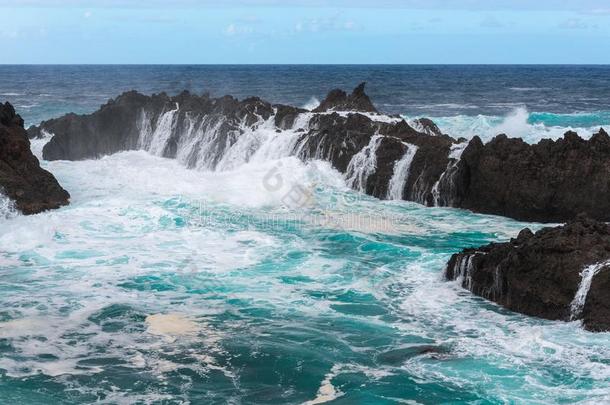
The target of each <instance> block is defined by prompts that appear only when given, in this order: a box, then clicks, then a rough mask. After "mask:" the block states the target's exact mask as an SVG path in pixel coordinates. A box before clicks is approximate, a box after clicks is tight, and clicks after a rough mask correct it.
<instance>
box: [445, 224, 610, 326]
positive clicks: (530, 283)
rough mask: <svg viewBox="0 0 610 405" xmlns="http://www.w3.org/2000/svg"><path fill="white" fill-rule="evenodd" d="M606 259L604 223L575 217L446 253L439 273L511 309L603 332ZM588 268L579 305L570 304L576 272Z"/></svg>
mask: <svg viewBox="0 0 610 405" xmlns="http://www.w3.org/2000/svg"><path fill="white" fill-rule="evenodd" d="M609 259H610V225H608V224H606V223H603V222H597V221H594V220H591V219H587V218H586V217H584V216H578V218H577V219H575V220H574V221H572V222H569V223H568V224H567V225H564V226H559V227H555V228H544V229H542V230H540V231H538V232H536V233H535V234H533V233H532V232H531V231H530V230H529V229H524V230H522V231H521V232H520V233H519V236H518V237H517V238H515V239H511V240H510V241H509V242H506V243H491V244H489V245H487V246H483V247H480V248H475V249H465V250H464V251H462V252H461V253H458V254H454V255H453V256H452V257H451V259H450V260H449V263H448V265H447V269H446V271H445V276H446V278H447V279H448V280H461V285H462V287H464V288H467V289H468V290H470V291H472V292H473V293H474V294H476V295H479V296H481V297H483V298H486V299H488V300H491V301H494V302H496V303H498V304H500V305H502V306H504V307H506V308H508V309H510V310H513V311H515V312H520V313H523V314H526V315H531V316H537V317H541V318H546V319H552V320H564V321H569V320H575V319H581V320H582V322H583V325H584V327H585V328H586V329H588V330H591V331H609V330H610V261H608V260H609ZM589 266H596V267H595V269H596V271H597V274H595V275H594V276H593V278H592V283H591V287H590V289H589V290H588V294H585V295H584V296H583V301H584V305H582V306H581V307H578V306H576V307H574V306H573V303H574V302H575V297H576V294H577V291H578V290H579V287H581V281H582V280H583V277H581V273H583V271H584V270H585V269H586V268H587V267H589ZM591 269H593V267H590V268H589V270H591ZM585 273H586V272H584V273H583V274H585ZM583 291H584V292H585V293H586V289H585V290H583Z"/></svg>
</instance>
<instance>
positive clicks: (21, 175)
mask: <svg viewBox="0 0 610 405" xmlns="http://www.w3.org/2000/svg"><path fill="white" fill-rule="evenodd" d="M0 193H2V194H4V195H6V196H7V197H8V198H10V199H11V200H12V201H13V203H14V205H15V206H16V208H17V209H18V210H19V211H21V212H23V213H24V214H36V213H38V212H41V211H45V210H49V209H54V208H58V207H60V206H62V205H66V204H68V201H69V198H70V195H69V194H68V192H67V191H65V190H64V189H62V188H61V186H60V185H59V183H58V182H57V180H56V179H55V177H53V175H52V174H51V173H49V172H47V171H46V170H44V169H42V168H41V167H40V164H39V162H38V159H37V158H36V157H35V156H34V155H33V154H32V151H31V150H30V141H29V139H28V135H27V132H26V131H25V129H24V127H23V119H21V117H20V116H19V115H17V114H16V113H15V109H14V108H13V106H12V105H10V104H9V103H8V102H7V103H5V104H0Z"/></svg>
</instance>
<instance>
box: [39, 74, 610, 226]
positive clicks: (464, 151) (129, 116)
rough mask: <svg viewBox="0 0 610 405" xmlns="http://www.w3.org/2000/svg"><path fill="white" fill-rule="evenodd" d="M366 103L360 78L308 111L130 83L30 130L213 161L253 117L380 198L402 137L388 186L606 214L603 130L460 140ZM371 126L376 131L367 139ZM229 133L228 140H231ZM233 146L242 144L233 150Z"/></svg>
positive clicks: (52, 146) (537, 209)
mask: <svg viewBox="0 0 610 405" xmlns="http://www.w3.org/2000/svg"><path fill="white" fill-rule="evenodd" d="M345 110H349V111H347V112H346V111H345ZM350 111H351V112H350ZM358 111H361V113H358ZM375 111H376V110H375V107H374V106H373V105H372V103H371V101H370V99H369V98H368V96H367V95H366V94H365V93H364V83H363V84H361V85H360V86H358V87H357V88H356V89H355V90H354V91H353V92H352V94H350V95H347V93H345V92H344V91H342V90H333V91H331V92H330V93H329V95H328V97H327V98H326V99H325V100H324V101H323V102H322V103H321V105H320V107H318V108H317V109H315V110H314V111H313V112H307V111H306V110H303V109H300V108H296V107H291V106H284V105H271V104H269V103H267V102H266V101H263V100H261V99H259V98H256V97H251V98H248V99H245V100H241V101H240V100H237V99H235V98H234V97H231V96H224V97H220V98H211V97H209V95H203V96H198V95H194V94H191V93H188V92H183V93H181V94H179V95H177V96H174V97H170V96H168V95H166V94H164V93H162V94H158V95H153V96H145V95H142V94H139V93H137V92H135V91H131V92H127V93H124V94H122V95H121V96H119V97H118V98H117V99H116V100H110V101H109V102H108V103H107V104H105V105H103V106H102V107H101V108H100V109H99V110H98V111H96V112H94V113H93V114H89V115H75V114H68V115H66V116H64V117H61V118H58V119H53V120H49V121H45V122H43V123H41V124H40V125H39V126H37V127H32V128H30V130H29V132H30V136H39V135H41V134H42V133H43V132H46V133H51V134H54V136H53V138H52V139H51V141H50V142H49V143H48V144H47V145H46V146H45V148H44V150H43V156H44V158H45V159H49V160H54V159H69V160H79V159H88V158H97V157H100V156H103V155H108V154H112V153H116V152H119V151H124V150H133V149H143V150H147V151H149V152H151V153H153V154H155V155H158V156H163V157H168V158H178V159H180V160H181V161H182V162H183V163H184V164H186V166H188V167H199V168H206V169H212V170H217V169H223V168H231V167H233V166H231V162H236V161H241V162H245V161H247V160H248V158H249V156H251V154H253V153H255V151H256V149H257V148H258V147H259V146H260V142H263V138H265V137H266V136H267V135H264V136H261V137H259V136H258V135H256V136H252V134H253V133H255V132H256V130H257V129H258V128H259V127H262V128H264V129H265V130H269V129H270V130H272V132H274V133H279V134H281V135H282V136H287V137H290V136H292V135H294V134H295V133H298V134H300V136H299V137H298V140H296V141H295V142H294V143H293V144H291V143H290V142H286V143H285V145H288V146H290V147H291V149H290V150H286V151H284V152H283V153H289V154H294V155H298V156H299V157H301V158H302V159H324V160H327V161H330V162H331V163H332V164H333V166H334V167H335V168H336V169H337V170H339V171H340V172H342V173H346V175H347V177H348V178H349V180H350V181H349V182H350V185H351V186H352V187H354V188H355V189H358V190H360V191H363V192H365V193H367V194H370V195H373V196H376V197H379V198H386V197H388V189H389V184H390V182H391V179H392V178H393V177H394V176H397V177H400V176H398V175H400V174H401V173H396V168H397V166H396V164H397V162H400V161H401V159H402V158H403V157H405V156H407V155H406V153H407V152H409V153H411V151H412V149H411V147H410V146H409V145H412V146H414V147H417V151H416V152H415V154H414V156H413V158H412V160H411V161H410V164H409V165H408V167H401V168H400V170H405V171H408V176H407V175H405V176H402V178H404V184H398V186H397V187H399V188H400V190H397V189H396V188H393V192H392V196H393V197H392V198H397V196H398V195H399V196H402V198H403V199H406V200H411V201H416V202H419V203H421V204H425V205H428V206H432V205H434V206H450V207H456V208H465V209H469V210H472V211H475V212H481V213H487V214H497V215H504V216H508V217H511V218H516V219H520V220H528V221H540V222H558V221H565V220H569V219H571V218H574V216H575V215H576V214H577V213H579V212H585V213H587V214H588V215H590V216H591V217H593V218H595V219H599V220H610V182H608V181H607V180H606V179H608V178H610V137H608V135H607V134H606V133H605V132H604V131H603V130H600V132H599V133H598V134H596V135H595V136H593V137H592V138H591V139H590V140H588V141H586V140H583V139H581V138H579V137H578V135H576V134H575V133H568V134H566V135H565V137H564V139H560V140H557V141H551V140H543V141H540V142H539V143H538V144H536V145H529V144H527V143H525V142H524V141H523V140H521V139H512V138H508V137H507V136H506V135H499V136H497V137H496V138H494V139H493V140H492V141H491V142H489V143H487V144H483V142H482V141H481V139H480V138H478V137H474V138H473V139H472V140H471V141H470V142H467V141H466V140H464V139H458V140H455V139H453V138H451V137H449V136H448V135H443V134H441V132H440V130H439V129H438V127H437V126H436V125H435V124H434V123H433V122H432V121H430V120H428V119H420V120H419V121H417V122H418V125H416V128H413V127H411V126H409V124H408V123H407V122H405V121H404V120H399V119H396V117H383V119H382V118H380V116H378V115H377V114H369V112H375ZM306 121H307V122H306ZM304 122H306V123H304ZM267 133H268V131H267ZM375 135H379V136H381V137H383V138H382V139H378V141H379V142H377V143H375V144H371V142H372V140H374V136H375ZM244 138H245V139H244ZM258 138H261V139H258ZM277 141H278V143H280V144H282V145H284V143H283V140H280V139H278V140H277ZM240 143H241V144H240ZM243 143H247V145H243ZM236 144H239V145H238V146H240V147H239V148H237V149H239V150H238V151H234V150H233V147H234V146H235V145H236ZM288 146H287V147H288ZM360 152H362V153H360ZM235 153H242V155H243V156H241V157H240V158H239V159H235V158H236V157H235V156H234V155H232V154H235ZM365 155H366V156H365ZM240 159H241V160H240ZM353 159H361V160H362V159H365V160H366V159H368V164H369V165H370V166H372V167H373V168H372V170H367V171H364V172H363V171H360V172H358V173H356V170H352V169H353V168H352V169H349V166H350V162H352V160H353ZM355 163H357V162H355ZM352 166H353V165H352ZM350 170H351V171H350Z"/></svg>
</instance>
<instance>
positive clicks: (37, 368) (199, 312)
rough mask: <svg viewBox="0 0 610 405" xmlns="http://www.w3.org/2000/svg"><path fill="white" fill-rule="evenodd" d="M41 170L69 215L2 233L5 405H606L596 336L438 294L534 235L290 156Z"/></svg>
mask: <svg viewBox="0 0 610 405" xmlns="http://www.w3.org/2000/svg"><path fill="white" fill-rule="evenodd" d="M39 149H40V145H35V150H39ZM44 164H45V166H46V168H48V169H49V170H51V171H52V172H53V173H54V174H55V175H56V176H57V177H58V179H59V181H60V182H61V183H62V184H63V185H64V186H65V187H66V188H67V189H68V190H70V192H71V193H72V197H73V198H72V204H71V205H70V206H69V207H65V208H62V209H60V210H58V211H54V212H49V213H44V214H40V215H36V216H30V217H24V216H15V217H13V218H10V219H6V220H0V221H3V222H0V246H2V251H1V252H0V266H1V268H2V270H1V271H2V277H1V278H0V291H1V294H0V303H1V308H2V309H1V311H0V350H1V351H2V355H1V357H0V399H1V401H0V402H2V403H33V404H37V403H66V404H69V403H89V402H95V401H100V402H101V403H113V404H114V403H125V404H128V403H129V404H131V403H168V404H174V403H175V404H178V403H219V404H220V403H235V404H239V403H243V404H249V403H294V404H297V403H310V404H314V403H326V402H328V403H334V404H353V403H358V404H385V403H388V404H389V403H398V402H401V401H405V400H413V401H417V402H419V403H439V402H459V401H479V402H480V403H506V402H513V403H521V402H528V403H558V402H559V403H567V402H575V401H584V402H590V403H600V402H604V401H608V400H610V339H609V335H608V334H593V333H589V332H586V331H584V330H582V329H581V328H580V326H579V325H578V323H561V322H551V321H545V320H539V319H534V318H528V317H525V316H521V315H518V314H514V313H511V312H509V311H506V310H504V309H502V308H500V307H498V306H496V305H494V304H491V303H488V302H485V301H483V300H481V299H479V298H477V297H474V296H472V295H471V294H469V293H468V292H467V291H464V290H462V289H460V288H459V287H458V286H457V285H456V284H455V283H449V282H445V281H443V280H442V277H441V276H442V272H443V268H444V264H445V263H446V261H447V259H448V258H449V256H450V255H451V254H452V253H454V252H456V251H459V250H460V249H461V248H464V247H468V246H477V245H480V244H483V243H487V242H490V241H496V240H506V239H507V238H510V237H513V236H515V235H516V234H517V233H518V231H519V230H520V229H521V228H523V227H524V226H526V225H529V226H531V227H532V228H533V229H536V228H538V226H537V225H535V224H524V223H519V222H516V221H512V220H508V219H505V218H500V217H494V216H484V215H475V214H472V213H469V212H466V211H461V210H455V209H443V208H425V207H422V206H420V205H417V204H414V203H409V202H381V201H378V200H375V199H372V198H369V197H366V196H362V195H359V194H357V193H355V192H352V191H349V190H348V189H347V188H346V187H345V185H344V182H343V179H342V177H341V176H340V175H339V174H338V173H336V172H335V171H333V170H332V169H331V168H330V167H329V166H328V165H327V164H325V163H322V162H310V163H308V164H304V163H301V162H299V161H297V160H296V159H294V158H284V159H281V160H278V161H269V162H265V163H260V164H248V165H245V166H243V167H240V168H238V169H237V170H235V171H230V172H223V173H207V172H199V171H193V170H186V169H184V168H182V167H181V166H180V165H179V164H178V163H177V162H175V161H172V160H166V159H161V158H157V157H153V156H150V155H147V154H146V153H144V152H128V153H121V154H118V155H114V156H111V157H106V158H104V159H101V160H97V161H83V162H45V163H44ZM273 170H279V174H280V176H281V178H282V187H281V188H280V189H277V190H275V189H274V190H271V191H270V190H268V189H266V188H265V181H264V180H265V177H266V176H267V175H268V173H269V172H270V171H273ZM295 187H296V188H298V189H300V190H304V193H305V195H306V196H307V198H306V199H305V200H306V201H305V202H302V201H300V202H298V203H297V202H295V200H296V199H287V197H286V196H288V195H291V196H292V194H291V193H292V192H293V191H294V190H295ZM307 401H311V402H307Z"/></svg>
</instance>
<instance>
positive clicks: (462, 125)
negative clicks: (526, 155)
mask: <svg viewBox="0 0 610 405" xmlns="http://www.w3.org/2000/svg"><path fill="white" fill-rule="evenodd" d="M431 119H432V120H433V121H434V122H435V123H436V124H437V125H438V126H439V128H440V129H441V131H442V132H443V133H446V134H448V135H450V136H452V137H454V138H459V137H464V138H467V139H471V138H472V137H473V136H475V135H478V136H479V137H481V139H483V141H488V140H490V139H492V138H493V137H494V136H496V135H498V134H501V133H504V134H506V135H508V136H509V137H512V138H517V137H519V138H523V140H524V141H526V142H528V143H536V142H538V141H539V140H541V139H545V138H549V139H558V138H561V137H562V136H563V134H564V133H565V132H567V131H576V132H578V134H579V135H580V136H581V137H583V138H589V137H590V136H591V135H593V134H594V133H596V132H597V131H598V130H599V128H600V127H604V128H606V129H609V128H610V112H599V113H575V114H554V113H547V112H531V113H530V112H529V111H527V109H525V108H524V107H518V108H516V109H514V110H513V111H512V112H510V113H509V114H507V115H506V116H503V117H502V116H490V115H474V116H471V115H456V116H446V117H431Z"/></svg>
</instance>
